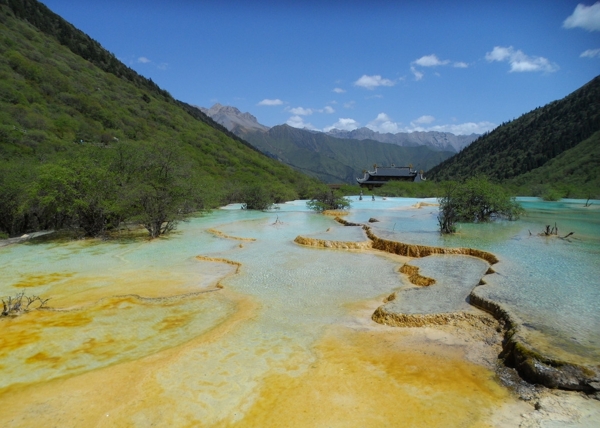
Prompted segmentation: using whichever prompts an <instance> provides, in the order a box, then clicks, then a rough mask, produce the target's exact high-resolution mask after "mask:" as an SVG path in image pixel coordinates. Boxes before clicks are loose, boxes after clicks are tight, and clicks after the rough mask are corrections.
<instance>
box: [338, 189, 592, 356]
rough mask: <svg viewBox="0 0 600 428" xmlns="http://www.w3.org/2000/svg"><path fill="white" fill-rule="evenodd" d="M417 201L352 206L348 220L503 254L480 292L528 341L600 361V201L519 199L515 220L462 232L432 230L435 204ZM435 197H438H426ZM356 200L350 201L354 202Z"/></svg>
mask: <svg viewBox="0 0 600 428" xmlns="http://www.w3.org/2000/svg"><path fill="white" fill-rule="evenodd" d="M416 202H417V200H411V199H402V200H398V201H396V199H394V198H390V199H388V200H387V201H382V202H377V201H376V202H375V203H373V206H374V207H376V208H379V207H381V206H382V205H383V204H384V203H387V205H388V206H390V209H387V210H385V211H380V212H378V211H377V209H375V210H372V209H370V207H368V206H367V208H368V209H367V210H364V211H363V210H353V212H352V214H351V215H350V216H349V218H348V219H349V220H350V221H356V222H366V221H367V220H368V218H369V217H373V216H377V215H378V214H379V217H378V219H379V220H380V222H379V223H372V224H371V226H372V227H373V230H374V231H375V232H376V233H377V234H378V235H379V236H381V237H385V238H387V239H392V240H398V241H402V242H407V243H415V244H416V243H418V244H425V245H433V246H443V247H471V248H476V249H481V250H486V251H489V252H491V253H493V254H495V255H496V256H498V258H499V259H500V263H498V264H497V265H495V266H494V270H495V271H496V272H497V273H496V274H494V275H489V276H486V278H485V281H486V283H487V284H488V285H486V286H483V287H478V288H477V290H476V291H477V293H478V294H480V295H482V296H485V297H488V298H490V299H492V300H494V301H496V302H499V303H502V304H503V305H504V306H505V307H507V308H509V309H510V310H511V311H512V312H514V313H515V314H516V315H517V316H518V317H519V318H520V319H521V320H522V321H523V322H524V323H525V325H526V327H527V328H528V329H529V332H530V334H531V335H532V340H534V338H535V342H536V343H535V344H537V345H539V347H541V348H543V349H544V351H551V350H552V348H554V350H555V351H557V352H558V353H559V354H560V353H562V352H567V353H569V354H571V356H573V357H575V358H576V359H579V358H580V357H582V359H581V360H580V361H581V362H584V363H588V364H590V363H592V364H598V361H600V311H598V309H597V302H598V301H600V279H599V278H600V263H598V260H600V257H599V256H600V209H599V207H600V203H599V202H598V201H592V202H593V205H592V206H591V207H584V204H585V201H583V200H562V201H560V202H544V201H540V200H538V199H537V198H520V202H521V203H522V205H523V207H524V208H525V209H526V214H525V215H524V216H523V217H522V218H521V219H520V220H519V221H516V222H510V221H500V222H493V223H487V224H463V225H460V226H459V233H457V234H456V235H453V236H442V235H440V234H439V233H438V232H437V230H436V229H437V213H438V211H437V208H436V207H429V206H424V207H422V208H420V209H418V210H414V209H407V208H408V207H410V206H411V205H414V203H416ZM430 202H432V203H434V202H435V200H430ZM357 206H358V204H355V205H354V207H357ZM555 224H556V225H557V226H558V228H559V236H563V237H564V236H565V235H567V234H568V233H569V232H574V234H573V235H572V236H571V237H569V238H567V239H560V238H557V237H554V236H553V237H546V236H538V233H541V232H542V231H543V230H544V229H545V226H546V225H551V226H554V225H555Z"/></svg>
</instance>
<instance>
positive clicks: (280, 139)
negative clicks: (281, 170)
mask: <svg viewBox="0 0 600 428" xmlns="http://www.w3.org/2000/svg"><path fill="white" fill-rule="evenodd" d="M244 138H245V139H246V140H247V141H248V142H249V143H251V144H252V145H254V146H255V147H256V148H258V149H259V150H260V151H262V152H263V153H266V154H268V155H269V156H271V157H273V158H275V159H279V160H281V161H282V162H284V163H286V164H288V165H291V166H293V167H294V168H296V169H298V170H299V171H302V172H304V173H306V174H308V175H311V176H313V177H316V178H318V179H320V180H322V181H324V182H326V183H347V184H356V178H357V177H361V176H362V173H361V172H362V171H363V170H365V169H369V168H372V167H373V164H378V165H388V166H389V165H392V164H395V165H398V166H408V165H409V164H410V165H412V166H413V167H414V168H415V169H418V170H419V169H422V170H427V169H428V168H431V167H432V166H433V165H437V164H438V163H440V162H441V161H442V160H444V159H447V158H448V157H449V156H451V155H452V153H453V152H450V151H439V150H434V149H432V148H430V147H427V146H417V147H402V146H398V145H396V144H388V143H380V142H378V141H373V140H355V139H342V138H335V137H332V136H329V135H327V134H324V133H322V132H312V131H308V130H304V129H297V128H292V127H291V126H288V125H280V126H274V127H273V128H271V129H269V130H268V131H267V132H263V131H255V132H252V131H246V132H245V133H244Z"/></svg>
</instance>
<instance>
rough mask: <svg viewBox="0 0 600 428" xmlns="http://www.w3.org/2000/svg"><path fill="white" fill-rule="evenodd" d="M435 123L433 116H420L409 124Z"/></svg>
mask: <svg viewBox="0 0 600 428" xmlns="http://www.w3.org/2000/svg"><path fill="white" fill-rule="evenodd" d="M434 121H435V117H433V116H428V115H425V116H421V117H420V118H418V119H416V120H415V121H413V122H411V123H431V122H434Z"/></svg>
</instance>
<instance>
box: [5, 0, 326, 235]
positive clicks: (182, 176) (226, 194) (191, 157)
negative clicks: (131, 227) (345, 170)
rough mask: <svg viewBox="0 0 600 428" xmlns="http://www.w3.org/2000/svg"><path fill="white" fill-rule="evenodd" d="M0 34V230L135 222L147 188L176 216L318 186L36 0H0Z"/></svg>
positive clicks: (301, 193)
mask: <svg viewBox="0 0 600 428" xmlns="http://www.w3.org/2000/svg"><path fill="white" fill-rule="evenodd" d="M0 30H1V31H0V54H1V56H0V200H1V201H2V202H3V203H2V205H1V206H0V232H5V233H8V234H10V235H15V234H19V233H23V232H25V231H29V230H32V229H35V228H40V227H42V228H58V227H83V226H84V224H85V222H86V220H85V219H84V217H85V216H86V214H85V213H84V211H86V209H91V208H90V206H94V208H93V209H91V212H90V213H88V214H89V215H92V216H94V215H100V216H101V217H102V218H101V219H100V220H93V221H92V220H90V221H92V222H96V221H98V222H100V223H101V226H98V227H99V228H100V229H101V230H104V229H106V228H110V227H113V226H114V225H116V224H118V223H119V222H120V221H122V220H127V219H131V220H135V221H139V222H141V223H142V224H144V219H143V218H142V217H143V214H144V212H143V211H144V210H145V209H146V208H148V207H147V206H146V207H145V206H144V203H143V201H142V199H143V198H142V197H143V196H144V195H145V196H144V197H147V196H148V195H149V194H150V190H152V191H153V192H154V196H155V197H158V195H160V194H162V195H163V196H164V199H165V200H171V201H172V202H173V201H175V202H173V204H174V205H176V206H177V207H176V209H175V212H177V213H181V212H182V211H193V210H195V209H206V208H210V207H214V206H216V205H218V204H223V203H227V202H232V201H237V202H244V198H245V193H248V192H250V191H255V190H256V189H257V188H260V190H261V192H262V194H263V195H265V197H266V198H267V199H269V200H271V201H272V202H277V201H284V200H290V199H296V198H300V197H302V198H307V197H309V196H310V195H311V193H312V192H313V191H314V189H315V188H316V187H319V186H320V184H319V183H318V182H317V181H316V180H314V179H311V178H309V177H307V176H305V175H303V174H300V173H298V172H296V171H294V170H293V169H292V168H290V167H288V166H286V165H283V164H281V163H280V162H277V161H275V160H273V159H270V158H268V157H267V156H264V155H262V154H261V153H260V152H258V151H257V150H256V149H254V148H252V147H251V146H250V145H249V144H248V143H246V142H245V141H243V140H241V139H240V138H238V137H235V136H234V135H233V134H231V133H229V132H227V131H226V130H225V129H224V128H223V127H222V126H220V125H217V124H216V123H215V122H213V121H212V120H211V119H210V118H208V117H207V116H206V115H204V114H203V113H202V112H200V111H199V110H198V109H196V108H193V107H191V106H189V105H186V104H184V103H181V102H179V101H176V100H174V99H173V98H172V97H171V96H170V95H169V93H168V92H166V91H164V90H162V89H160V88H159V87H158V86H156V85H155V84H154V83H153V82H152V81H151V80H149V79H146V78H144V77H142V76H139V75H138V74H137V73H135V72H134V71H133V70H131V69H129V68H128V67H127V66H125V65H123V64H122V63H120V62H119V61H118V60H117V59H116V58H115V57H114V55H112V54H110V53H109V52H107V51H106V50H104V49H103V48H102V47H101V46H100V45H99V44H98V43H97V42H95V41H94V40H92V39H91V38H89V37H88V36H87V35H85V34H84V33H82V32H81V31H79V30H77V29H75V28H74V27H73V26H72V25H71V24H69V23H67V22H66V21H64V20H63V19H62V18H60V17H59V16H58V15H55V14H54V13H52V12H51V11H50V10H48V9H47V8H46V7H45V6H44V5H42V4H40V3H37V2H35V1H32V0H0ZM161 192H163V193H161ZM164 192H166V193H164ZM92 195H95V196H94V197H95V198H96V199H95V201H90V199H93V198H92ZM177 201H179V202H177ZM146 202H147V200H146ZM154 208H156V209H159V207H154ZM161 215H163V214H161ZM90 230H93V232H91V233H88V231H87V230H86V233H88V234H96V228H92V229H90Z"/></svg>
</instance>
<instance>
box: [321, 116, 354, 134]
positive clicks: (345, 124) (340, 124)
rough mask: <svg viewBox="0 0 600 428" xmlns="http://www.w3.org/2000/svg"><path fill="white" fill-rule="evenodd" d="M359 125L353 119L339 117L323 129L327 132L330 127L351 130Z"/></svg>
mask: <svg viewBox="0 0 600 428" xmlns="http://www.w3.org/2000/svg"><path fill="white" fill-rule="evenodd" d="M359 125H360V124H359V123H358V122H357V121H356V120H354V119H350V118H342V117H340V118H339V120H338V121H337V122H336V123H334V124H333V125H331V126H327V127H325V128H324V129H323V131H325V132H329V131H331V130H332V129H340V130H342V131H353V130H354V129H357V128H358V127H359Z"/></svg>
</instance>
